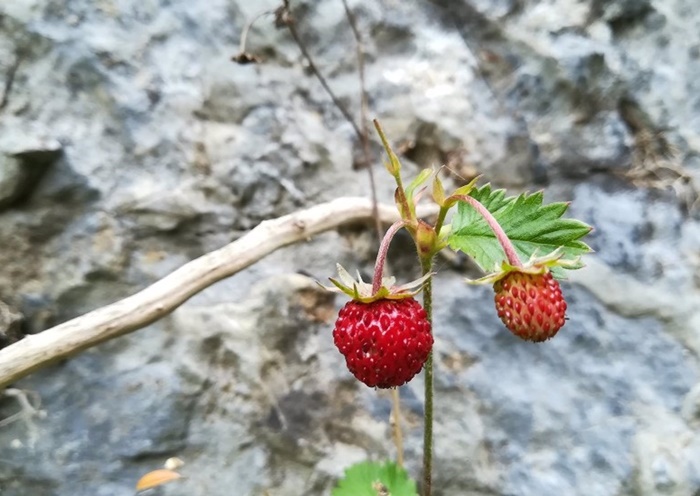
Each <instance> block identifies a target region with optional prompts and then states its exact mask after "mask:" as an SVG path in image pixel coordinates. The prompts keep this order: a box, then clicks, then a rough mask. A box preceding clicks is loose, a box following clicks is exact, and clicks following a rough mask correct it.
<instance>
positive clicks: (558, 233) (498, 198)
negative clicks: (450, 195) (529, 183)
mask: <svg viewBox="0 0 700 496" xmlns="http://www.w3.org/2000/svg"><path fill="white" fill-rule="evenodd" d="M470 196H472V197H473V198H475V199H476V200H478V201H479V202H480V203H481V204H482V205H484V206H485V207H486V208H487V209H488V210H489V212H491V214H492V215H493V216H494V217H495V218H496V220H497V221H498V223H499V224H500V225H501V227H502V228H503V230H504V231H505V233H506V235H508V238H510V240H511V242H512V243H513V246H514V247H515V250H516V252H517V253H518V256H519V257H520V260H521V261H522V262H523V263H525V262H527V261H528V260H529V259H530V258H531V257H533V256H538V257H542V256H546V255H548V254H550V253H552V252H554V251H555V250H557V249H558V248H561V253H562V257H561V258H562V260H565V261H576V260H578V258H579V257H580V256H581V255H583V254H584V253H588V252H590V251H591V249H590V248H589V246H588V245H587V244H586V243H584V242H582V241H580V239H581V238H583V237H584V236H585V235H586V234H588V233H589V232H590V231H591V229H592V228H591V227H590V226H589V225H587V224H584V223H583V222H581V221H578V220H575V219H563V218H562V217H561V216H562V215H563V214H564V212H566V210H567V208H568V207H569V204H568V203H562V202H558V203H550V204H547V205H543V204H542V199H543V194H542V192H541V191H538V192H537V193H531V194H527V193H523V194H521V195H518V196H512V197H506V194H505V190H502V189H497V190H493V189H491V185H490V184H486V185H485V186H481V187H480V188H476V189H473V190H472V191H471V192H470ZM448 244H449V246H450V247H451V248H453V249H455V250H460V251H462V252H464V253H466V254H467V255H469V256H470V257H472V258H473V259H474V260H475V261H476V263H477V264H479V266H480V267H481V268H482V269H483V270H484V271H485V272H492V271H494V270H499V269H500V267H501V264H502V262H503V261H505V253H504V252H503V248H501V245H500V244H499V243H498V240H497V239H496V236H495V234H494V233H493V231H492V230H491V228H490V227H489V226H488V224H487V223H486V221H484V219H483V218H482V217H481V216H480V215H479V214H478V213H477V212H476V211H475V210H474V209H473V208H472V207H471V206H470V205H469V204H467V203H464V202H460V203H459V205H458V209H457V213H456V214H455V216H454V218H453V219H452V230H451V234H450V236H449V238H448ZM582 266H583V264H582V263H581V262H577V263H573V264H569V266H568V267H566V268H568V269H577V268H580V267H582ZM555 272H558V274H557V273H555V275H561V272H560V271H555Z"/></svg>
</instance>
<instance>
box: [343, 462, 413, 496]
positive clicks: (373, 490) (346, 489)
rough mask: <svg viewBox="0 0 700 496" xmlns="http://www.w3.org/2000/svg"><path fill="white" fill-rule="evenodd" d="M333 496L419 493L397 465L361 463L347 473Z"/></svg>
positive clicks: (398, 495)
mask: <svg viewBox="0 0 700 496" xmlns="http://www.w3.org/2000/svg"><path fill="white" fill-rule="evenodd" d="M331 496H418V492H417V490H416V483H415V482H414V481H412V480H411V479H409V477H408V474H407V473H406V471H405V470H404V469H403V468H401V467H399V466H398V465H396V463H394V462H384V463H381V462H360V463H356V464H355V465H353V466H351V467H350V468H348V469H347V470H346V471H345V477H344V478H343V479H341V480H340V482H338V485H337V486H336V488H335V489H333V492H332V493H331Z"/></svg>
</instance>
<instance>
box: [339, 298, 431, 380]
mask: <svg viewBox="0 0 700 496" xmlns="http://www.w3.org/2000/svg"><path fill="white" fill-rule="evenodd" d="M333 340H334V342H335V345H336V346H337V347H338V350H339V351H340V353H342V354H343V356H344V357H345V361H346V363H347V366H348V369H349V370H350V372H351V373H352V374H353V375H354V376H355V377H356V378H357V379H358V380H360V381H361V382H363V383H365V384H366V385H368V386H370V387H379V388H391V387H397V386H401V385H403V384H405V383H406V382H408V381H410V380H411V379H412V378H413V377H414V376H415V375H416V374H417V373H418V372H420V370H421V369H422V368H423V364H424V363H425V361H426V359H427V358H428V355H429V354H430V350H431V349H432V346H433V336H432V334H431V326H430V322H429V321H428V318H427V315H426V313H425V310H423V307H421V306H420V304H419V303H418V302H417V301H416V300H415V299H413V298H411V297H409V298H402V299H398V300H389V299H381V300H376V301H373V302H370V303H362V302H360V301H350V302H348V303H347V304H346V305H345V306H344V307H343V308H342V309H341V310H340V313H339V315H338V320H337V321H336V323H335V329H333Z"/></svg>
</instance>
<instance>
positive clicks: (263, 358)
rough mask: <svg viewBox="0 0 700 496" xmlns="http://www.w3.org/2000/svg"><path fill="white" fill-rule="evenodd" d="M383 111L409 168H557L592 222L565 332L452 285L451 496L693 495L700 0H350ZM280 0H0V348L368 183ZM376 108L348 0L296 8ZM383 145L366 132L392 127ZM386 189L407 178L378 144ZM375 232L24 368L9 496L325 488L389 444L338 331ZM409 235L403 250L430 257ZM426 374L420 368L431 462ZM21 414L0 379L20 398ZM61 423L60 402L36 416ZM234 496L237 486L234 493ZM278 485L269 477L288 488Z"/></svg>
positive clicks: (333, 71) (442, 412)
mask: <svg viewBox="0 0 700 496" xmlns="http://www.w3.org/2000/svg"><path fill="white" fill-rule="evenodd" d="M349 4H350V6H351V8H352V9H353V11H354V12H355V14H356V16H357V21H358V25H359V28H360V30H361V32H362V34H363V38H364V45H365V50H366V60H367V67H366V82H367V90H368V94H369V106H370V111H371V117H374V116H376V117H378V118H379V119H380V120H381V121H382V124H383V126H384V128H385V130H386V132H387V134H388V135H389V137H390V138H391V139H392V141H393V142H394V143H396V144H397V148H399V149H400V150H401V152H402V155H403V162H404V167H405V174H406V175H413V174H415V173H417V172H418V171H419V170H420V168H423V167H429V166H432V165H441V164H447V165H449V167H450V175H451V177H452V180H453V181H454V182H455V183H459V182H460V181H463V180H464V179H469V178H471V177H473V176H474V175H476V174H484V175H485V177H486V178H487V179H488V180H490V181H491V182H492V183H494V184H495V185H497V186H499V187H508V188H510V189H511V191H513V192H517V191H520V190H522V189H526V188H527V189H538V188H545V194H546V197H547V199H549V200H571V201H572V205H571V215H573V216H575V217H578V218H580V219H582V220H583V221H585V222H587V223H589V224H591V225H593V226H594V227H595V231H594V232H593V233H592V235H591V236H590V238H589V242H590V244H591V246H592V247H593V248H594V249H595V254H593V255H591V256H590V257H588V258H587V265H588V266H587V267H586V268H585V269H583V270H581V271H578V272H575V273H573V274H572V275H571V278H570V280H569V281H568V282H565V283H563V290H564V292H565V295H566V296H567V299H568V302H569V314H568V316H569V321H568V323H567V324H566V326H565V327H564V328H563V330H562V331H561V332H560V333H559V335H557V337H556V339H554V340H552V341H551V342H548V343H545V344H543V345H534V344H530V343H523V342H521V341H519V340H517V339H516V338H514V337H513V336H512V335H511V334H510V333H509V332H508V331H507V330H506V329H504V328H503V326H502V325H501V324H500V322H499V320H498V318H497V316H496V313H495V311H494V309H493V303H492V298H493V296H492V291H491V290H490V288H476V289H475V288H470V287H467V286H466V285H465V284H464V282H463V278H464V276H470V277H471V276H474V275H475V274H474V273H473V272H472V271H471V269H470V267H469V266H468V264H464V263H463V261H462V260H461V259H459V258H457V259H455V260H451V261H450V262H446V261H442V260H441V261H440V263H439V268H440V273H439V274H438V275H437V276H436V282H435V298H436V302H435V332H436V344H435V358H436V432H435V439H436V444H435V450H436V451H435V454H436V464H435V469H436V471H435V474H434V482H435V495H436V496H438V495H440V496H442V495H444V496H464V495H467V494H468V495H470V496H472V495H474V496H494V495H508V496H548V495H566V496H578V495H581V496H584V495H585V496H652V495H653V496H656V495H671V496H696V495H697V494H700V435H699V434H698V426H699V425H700V375H699V359H698V357H699V356H700V215H699V214H698V210H699V209H700V205H699V204H698V194H697V191H698V187H700V158H699V157H700V5H698V3H697V2H696V1H695V0H606V1H603V0H588V1H582V0H449V1H448V0H429V1H428V0H426V1H424V2H400V1H396V0H378V1H368V0H353V1H350V2H349ZM277 6H278V5H277V4H276V3H275V2H273V1H267V0H265V1H261V2H249V1H243V0H233V1H231V0H226V1H224V0H213V1H210V2H190V1H187V0H170V1H167V2H166V1H159V0H138V1H137V0H103V1H97V2H95V1H88V0H73V1H71V2H57V1H50V0H12V1H10V2H2V3H0V246H2V250H0V302H1V305H0V314H1V315H0V316H3V315H4V316H5V317H4V318H3V319H0V324H1V326H0V346H5V345H9V344H10V343H11V342H13V341H16V340H17V339H20V338H21V337H22V336H23V335H24V334H27V333H37V332H40V331H42V330H44V329H47V328H49V327H51V326H53V325H56V324H58V323H60V322H63V321H65V320H67V319H70V318H72V317H75V316H78V315H81V314H83V313H85V312H87V311H90V310H93V309H95V308H98V307H100V306H103V305H106V304H108V303H111V302H113V301H116V300H118V299H120V298H123V297H126V296H128V295H130V294H133V293H135V292H136V291H138V290H139V289H141V288H143V287H144V286H146V285H148V284H150V283H152V282H154V281H155V280H157V279H159V278H161V277H163V276H164V275H166V274H168V273H169V272H171V271H172V270H174V269H175V268H177V267H179V266H180V265H182V264H183V263H185V262H187V261H188V260H191V259H192V258H194V257H197V256H200V255H202V254H204V253H206V252H208V251H210V250H213V249H215V248H218V247H220V246H222V245H224V244H226V243H228V242H230V241H232V240H234V239H236V238H238V237H240V236H241V235H242V234H244V233H245V232H246V231H247V230H249V229H251V228H252V227H254V226H255V225H257V224H258V223H259V222H261V221H263V220H265V219H269V218H273V217H277V216H280V215H284V214H287V213H290V212H292V211H294V210H296V209H298V208H302V207H305V206H310V205H313V204H316V203H318V202H321V201H325V200H329V199H331V198H334V197H337V196H357V195H360V196H368V195H369V192H370V190H369V184H370V183H369V179H368V175H367V172H366V171H365V170H362V168H361V160H362V154H361V153H360V152H359V150H360V144H359V142H358V140H357V139H356V136H355V135H354V133H353V130H352V127H351V126H350V125H349V124H348V123H347V122H346V121H345V120H344V119H343V117H342V115H341V114H340V113H339V112H338V110H337V109H336V108H335V107H334V105H333V104H332V103H331V101H330V100H329V98H328V96H327V95H326V93H325V92H324V90H323V88H322V87H321V85H320V84H319V82H318V81H317V80H316V79H315V78H314V77H313V76H312V75H310V73H309V71H308V67H307V66H306V63H305V61H304V60H303V58H302V57H301V55H300V52H299V49H298V47H297V46H296V45H295V44H294V42H293V40H292V38H291V37H290V35H289V33H288V31H286V30H284V29H276V28H275V26H274V19H273V17H272V16H270V15H267V16H263V17H261V18H260V19H259V20H258V21H257V22H256V23H255V24H254V26H253V27H252V29H251V30H250V33H249V35H248V46H247V47H246V48H247V51H248V52H250V53H251V54H253V55H255V56H257V57H259V58H260V59H261V61H262V62H261V63H259V64H247V65H238V64H235V63H233V62H232V61H231V57H232V56H234V55H236V53H237V51H238V44H239V40H240V36H241V33H242V30H243V28H244V26H245V24H246V22H247V20H248V19H250V18H251V17H253V16H255V15H256V14H258V13H259V12H260V11H262V10H265V9H274V8H276V7H277ZM292 6H293V10H294V15H295V17H296V26H297V29H298V31H299V33H300V35H301V37H302V39H303V41H304V42H305V43H306V44H307V45H308V49H309V51H310V52H311V53H312V54H313V56H314V59H315V62H316V64H317V65H318V67H319V69H320V70H321V71H322V72H323V74H324V75H325V76H326V77H327V79H328V82H329V84H330V85H331V87H332V88H333V90H334V92H335V93H336V95H337V96H338V98H339V99H340V101H341V102H343V103H344V104H346V105H347V107H348V108H349V109H350V112H351V113H352V114H353V115H357V114H358V113H359V108H360V101H359V95H358V91H359V78H358V74H357V70H356V59H355V44H354V43H355V42H354V38H353V36H352V31H351V30H350V28H349V26H348V24H347V19H346V17H345V13H344V10H343V8H342V3H340V2H330V1H325V2H312V1H310V0H299V1H293V2H292ZM375 141H376V140H375ZM372 150H373V152H374V153H375V158H376V160H375V163H376V165H377V167H376V168H375V170H376V176H377V193H378V196H379V198H380V200H382V201H385V202H389V201H391V198H392V195H393V185H392V183H391V182H390V181H389V178H388V177H386V174H385V173H384V171H383V169H382V168H381V167H380V166H379V164H380V160H379V150H380V149H379V147H378V144H377V143H376V142H375V143H373V145H372ZM372 239H373V238H372V233H371V231H370V230H369V228H365V227H364V226H359V227H357V228H348V229H343V230H340V231H338V232H329V233H326V234H323V235H320V236H318V237H316V238H314V239H311V240H308V241H307V242H305V243H302V244H299V245H295V246H292V247H288V248H285V249H283V250H281V251H279V252H276V253H274V254H272V255H271V256H269V257H267V258H266V259H265V260H263V261H261V262H260V263H258V264H256V265H255V266H253V267H250V268H249V269H247V270H246V271H244V272H241V273H239V274H237V275H235V276H234V277H232V278H230V279H228V280H225V281H222V282H220V283H218V284H216V285H214V286H212V287H210V288H208V289H207V290H205V291H204V292H202V293H201V294H199V295H197V296H196V297H194V298H193V299H192V300H190V301H189V302H188V303H186V304H185V305H183V306H182V307H181V308H179V309H178V310H176V311H175V312H174V313H173V314H172V315H170V316H168V317H166V318H164V319H163V320H161V321H159V322H156V323H154V324H153V325H151V326H149V327H147V328H145V329H143V330H140V331H137V332H135V333H133V334H129V335H126V336H124V337H121V338H118V339H116V340H113V341H110V342H107V343H104V344H102V345H99V346H97V347H95V348H92V349H90V350H89V351H86V352H84V353H82V354H80V355H79V356H76V357H74V358H72V359H70V360H67V361H65V362H62V363H58V364H56V365H54V366H52V367H51V368H48V369H45V370H42V371H39V372H36V373H34V374H33V375H31V376H29V377H27V378H26V379H23V380H22V381H20V382H18V383H17V384H14V385H13V387H14V388H16V389H18V390H26V391H31V392H32V393H31V394H30V395H28V396H27V398H33V399H32V401H35V399H37V398H38V399H40V400H41V401H40V405H37V404H36V403H33V406H34V407H38V408H39V409H40V411H39V412H33V413H32V411H31V410H28V412H29V413H27V414H26V415H22V416H20V417H17V418H18V420H17V421H14V422H12V423H7V424H4V423H1V421H0V448H1V450H2V453H3V454H2V455H1V456H0V494H2V496H26V495H28V494H31V495H32V496H87V495H90V496H94V495H97V496H102V495H103V496H127V495H128V496H132V495H133V488H134V486H135V483H136V481H137V480H138V478H139V477H140V476H141V475H143V474H144V473H146V472H148V471H150V470H154V469H157V468H160V467H162V465H163V462H164V461H165V460H166V459H167V458H169V457H173V456H177V457H179V458H181V459H183V460H184V461H185V462H186V464H185V466H184V467H183V468H182V472H183V474H184V475H186V476H187V478H186V479H185V480H183V481H182V482H181V483H174V484H171V485H168V486H165V487H163V488H162V489H159V491H160V492H161V494H168V495H176V494H187V495H192V496H205V495H206V496H229V495H231V494H234V493H233V492H232V491H235V494H236V495H240V496H248V495H250V496H253V495H260V494H269V495H270V496H286V495H289V496H298V495H300V494H304V495H326V494H329V493H330V490H331V488H332V487H333V485H334V483H335V481H336V480H337V478H338V477H340V476H342V473H343V470H344V469H345V468H346V467H347V466H349V465H351V464H352V463H354V462H356V461H360V460H364V459H367V458H373V459H377V458H382V457H383V458H387V457H392V456H394V448H393V445H392V443H391V439H390V428H389V423H388V418H389V413H390V408H391V401H390V396H389V394H388V393H386V392H383V391H374V390H371V389H369V388H366V387H364V386H362V385H361V384H359V383H357V382H356V381H355V380H354V379H353V378H352V376H351V375H350V373H349V372H348V371H347V370H346V369H345V366H344V364H343V363H342V357H341V356H340V355H339V354H338V352H337V351H336V350H335V348H334V346H333V342H332V337H331V329H332V322H333V319H334V317H335V312H336V310H337V309H338V308H339V307H340V306H341V305H342V304H343V303H344V301H343V300H342V299H341V298H337V299H334V298H333V297H329V295H328V294H326V293H324V292H323V291H321V290H319V288H318V286H317V285H316V283H315V280H321V281H323V280H326V278H327V277H328V276H330V275H332V274H333V273H334V270H335V263H336V262H340V263H341V264H343V265H344V266H345V267H347V268H353V269H354V268H358V269H360V270H361V271H363V273H364V274H370V273H371V269H372V263H373V260H372V258H373V256H374V252H375V250H376V248H375V247H374V245H373V244H372V243H373V241H372ZM410 250H411V245H410V241H409V240H407V239H406V237H402V236H398V237H397V238H396V240H395V243H394V245H393V246H392V255H391V259H390V260H391V261H390V264H391V267H390V269H391V270H392V272H393V274H394V275H396V276H397V277H398V278H399V280H407V279H408V278H411V277H412V276H414V275H415V272H416V271H417V270H418V268H417V267H416V264H415V255H414V254H411V251H410ZM422 391H423V383H422V377H417V378H416V379H414V380H413V381H412V382H411V383H410V384H408V385H407V386H405V387H403V388H402V389H401V396H402V400H403V408H404V412H403V413H404V416H405V423H406V425H405V436H406V439H405V445H406V460H407V468H408V470H409V471H410V472H411V474H412V475H413V476H418V474H419V472H420V466H421V443H422V430H421V428H422V427H421V423H422V412H423V399H422ZM21 408H22V405H21V404H19V403H18V401H17V395H8V394H6V395H5V396H0V419H5V418H8V417H10V416H12V415H14V414H15V413H17V412H18V411H20V410H21ZM42 412H43V413H42ZM234 488H235V489H234ZM266 492H267V493H266Z"/></svg>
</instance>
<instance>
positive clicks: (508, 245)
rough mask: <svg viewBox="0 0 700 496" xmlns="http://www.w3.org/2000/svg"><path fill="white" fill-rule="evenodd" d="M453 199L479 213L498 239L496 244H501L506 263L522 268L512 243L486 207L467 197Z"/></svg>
mask: <svg viewBox="0 0 700 496" xmlns="http://www.w3.org/2000/svg"><path fill="white" fill-rule="evenodd" d="M455 198H458V199H459V200H461V201H463V202H465V203H468V204H469V205H470V206H471V207H472V208H473V209H474V210H476V211H477V212H478V213H479V215H481V216H482V217H483V218H484V220H485V221H486V223H487V224H488V225H489V227H490V228H491V230H492V231H493V233H494V234H495V235H496V239H498V242H499V243H500V244H501V247H503V251H504V252H505V253H506V258H508V263H510V264H511V265H512V266H513V267H522V266H523V264H522V262H521V261H520V257H518V254H517V252H516V251H515V247H514V246H513V243H512V242H511V240H510V238H508V236H507V235H506V233H505V231H504V230H503V228H502V227H501V225H500V224H499V223H498V221H497V220H496V218H495V217H494V216H493V215H491V212H489V211H488V209H487V208H486V207H484V206H483V205H482V204H481V203H479V201H478V200H477V199H475V198H473V197H471V196H469V195H460V196H457V197H455Z"/></svg>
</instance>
